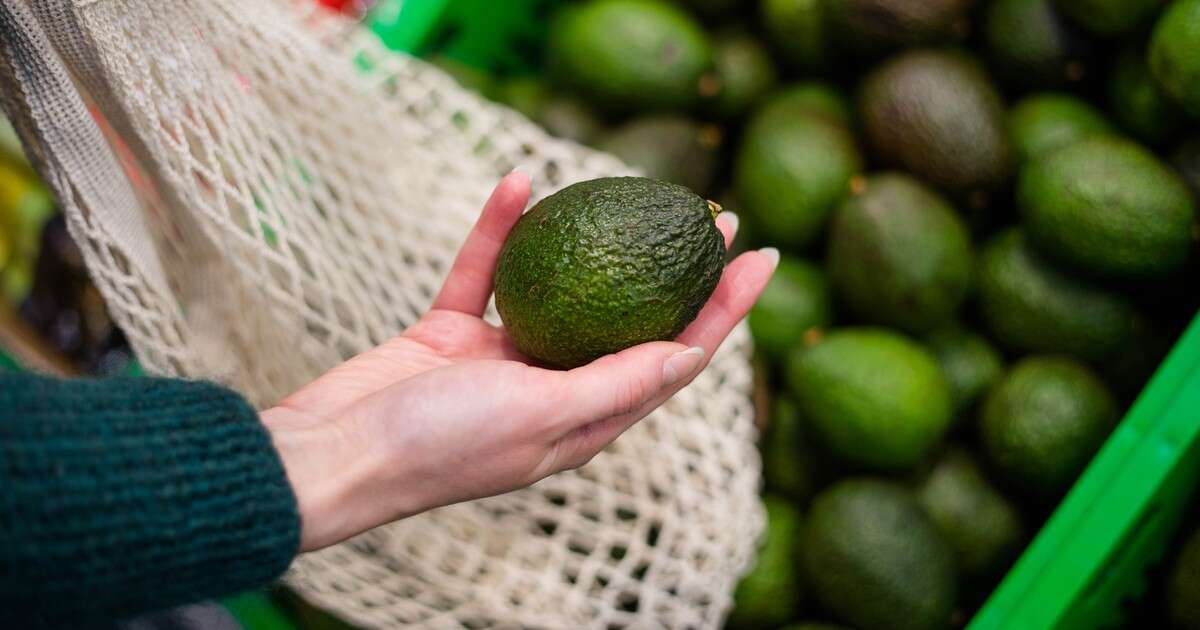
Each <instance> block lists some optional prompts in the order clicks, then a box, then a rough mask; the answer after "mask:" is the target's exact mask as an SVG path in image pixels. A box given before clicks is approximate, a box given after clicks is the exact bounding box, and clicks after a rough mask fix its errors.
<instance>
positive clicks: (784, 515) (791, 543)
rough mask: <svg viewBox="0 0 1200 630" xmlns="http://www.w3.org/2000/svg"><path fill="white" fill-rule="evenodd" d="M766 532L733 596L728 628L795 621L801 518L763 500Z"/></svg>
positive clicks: (777, 501) (776, 500) (781, 503)
mask: <svg viewBox="0 0 1200 630" xmlns="http://www.w3.org/2000/svg"><path fill="white" fill-rule="evenodd" d="M763 504H764V505H765V506H766V508H767V531H766V535H765V537H764V539H763V543H762V547H760V548H759V552H758V562H757V563H756V564H755V565H754V568H753V569H752V570H751V571H750V573H748V574H746V576H745V577H743V578H742V580H741V582H739V583H738V585H737V590H736V591H735V592H734V594H733V612H732V613H730V615H729V624H728V625H729V627H730V628H745V629H747V630H749V629H755V630H757V629H758V628H769V627H772V626H778V625H780V624H784V623H787V622H788V621H791V620H792V619H795V617H796V615H797V614H798V613H799V612H800V604H801V601H802V600H801V598H802V596H803V581H802V578H801V574H800V568H799V565H798V555H799V552H798V551H797V546H798V545H799V543H800V530H801V516H800V512H799V511H797V510H796V508H794V507H792V506H791V505H789V504H788V502H787V501H786V500H784V499H783V498H780V497H775V496H771V495H767V496H765V497H763Z"/></svg>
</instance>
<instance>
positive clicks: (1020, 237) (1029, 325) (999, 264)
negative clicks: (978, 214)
mask: <svg viewBox="0 0 1200 630" xmlns="http://www.w3.org/2000/svg"><path fill="white" fill-rule="evenodd" d="M977 277H978V297H979V310H980V314H981V316H982V319H983V322H984V324H985V325H986V327H987V329H988V331H989V332H990V333H991V335H992V338H993V339H995V340H996V341H998V342H999V343H1000V344H1001V345H1002V346H1004V347H1006V348H1008V349H1009V350H1012V351H1014V352H1055V353H1066V354H1071V355H1074V356H1077V357H1081V358H1083V359H1087V360H1096V361H1098V360H1101V359H1104V358H1105V357H1108V356H1110V355H1111V353H1112V352H1113V351H1115V350H1116V349H1117V348H1120V347H1121V345H1122V344H1123V343H1124V342H1125V339H1126V338H1127V337H1128V336H1129V334H1130V331H1131V330H1132V328H1133V321H1134V309H1133V305H1132V303H1130V302H1129V300H1127V299H1126V298H1125V297H1123V296H1121V295H1119V294H1117V293H1113V292H1111V291H1109V290H1107V289H1105V288H1102V287H1100V286H1097V285H1095V284H1092V283H1090V282H1088V281H1086V280H1083V279H1081V278H1078V277H1075V276H1073V275H1070V274H1068V273H1066V272H1064V271H1062V270H1060V269H1058V268H1057V267H1055V266H1054V265H1053V264H1051V263H1050V262H1049V261H1047V260H1046V259H1045V258H1044V257H1043V256H1041V255H1040V254H1038V253H1037V252H1036V251H1034V250H1033V248H1032V247H1030V246H1029V244H1028V242H1027V241H1026V238H1025V235H1024V234H1023V233H1022V232H1021V231H1019V230H1016V229H1013V230H1008V231H1005V232H1002V233H1000V234H999V235H997V236H996V237H994V238H993V239H992V240H991V241H990V242H989V243H988V244H986V245H985V246H984V248H983V251H982V253H981V254H980V257H979V271H978V274H977Z"/></svg>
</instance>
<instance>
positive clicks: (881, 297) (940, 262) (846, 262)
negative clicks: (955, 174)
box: [826, 173, 972, 332]
mask: <svg viewBox="0 0 1200 630" xmlns="http://www.w3.org/2000/svg"><path fill="white" fill-rule="evenodd" d="M828 247H829V256H828V260H827V263H826V267H827V268H828V269H829V278H830V282H831V283H832V285H833V289H834V292H835V293H836V294H837V296H838V298H839V299H840V300H841V303H843V304H845V305H846V307H847V308H848V309H849V310H850V311H851V312H852V313H853V314H854V315H856V316H857V317H858V318H859V319H862V320H864V321H869V322H873V323H878V324H885V325H888V326H894V327H897V328H900V329H903V330H906V331H909V332H924V331H927V330H930V329H932V328H934V327H936V326H939V325H941V324H944V323H946V322H947V321H949V320H950V319H951V318H953V317H954V315H955V313H956V312H957V311H958V307H959V306H960V305H961V304H962V303H963V300H965V299H966V297H967V291H968V289H969V288H970V285H971V273H972V255H971V237H970V235H969V234H968V233H967V226H966V224H965V223H963V221H962V219H961V218H959V216H958V215H957V214H956V213H955V212H954V208H952V207H951V206H950V204H949V203H947V202H946V201H945V200H944V199H942V197H941V196H940V195H938V194H937V193H935V192H934V191H932V190H930V189H928V188H926V187H925V186H924V185H923V184H921V183H920V182H918V181H917V180H915V179H913V178H912V177H909V176H908V175H904V174H902V173H881V174H877V175H872V176H870V177H868V178H867V179H866V183H865V184H864V185H863V186H862V187H861V188H860V189H857V190H855V192H854V194H852V195H851V196H849V197H847V198H846V200H845V201H843V202H842V204H841V205H840V206H838V208H837V209H836V210H835V211H834V213H833V218H832V220H831V222H830V230H829V245H828Z"/></svg>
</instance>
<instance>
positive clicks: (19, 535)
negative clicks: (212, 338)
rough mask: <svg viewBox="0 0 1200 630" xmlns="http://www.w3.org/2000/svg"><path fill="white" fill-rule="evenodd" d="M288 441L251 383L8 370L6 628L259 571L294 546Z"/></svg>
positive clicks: (3, 432)
mask: <svg viewBox="0 0 1200 630" xmlns="http://www.w3.org/2000/svg"><path fill="white" fill-rule="evenodd" d="M299 532H300V520H299V516H298V514H297V511H296V501H295V497H294V495H293V494H292V490H291V487H290V486H289V485H288V482H287V477H286V476H285V475H284V471H283V465H282V463H281V462H280V460H279V455H278V454H277V453H276V452H275V449H274V447H273V446H272V445H271V440H270V437H269V436H268V435H267V432H266V430H265V429H264V428H263V426H262V425H261V424H260V423H259V421H258V414H257V413H255V411H254V409H253V408H251V407H250V405H248V404H247V403H246V402H245V401H244V400H242V398H241V397H239V396H238V395H237V394H235V393H233V392H231V391H228V390H226V389H222V388H220V387H217V386H215V385H212V384H209V383H200V382H189V381H178V380H169V379H150V378H140V379H109V380H91V381H88V380H78V381H64V380H56V379H50V378H43V377H36V376H24V375H6V374H0V627H3V628H27V627H43V626H68V627H77V626H80V625H85V624H86V625H90V624H93V623H96V622H100V621H104V620H112V619H117V618H122V617H127V616H131V615H135V614H138V613H143V612H149V611H151V610H156V609H160V608H164V607H168V606H173V605H177V604H182V603H186V602H191V601H197V600H201V599H207V598H212V597H218V596H221V595H225V594H230V593H235V592H239V591H244V590H248V589H251V588H254V587H257V586H261V585H263V584H265V583H267V582H268V581H270V580H271V579H273V578H275V577H276V576H278V575H279V574H280V573H281V572H282V571H283V570H284V569H285V568H287V565H288V563H289V562H291V560H292V557H293V556H294V555H295V554H296V551H297V548H298V546H299Z"/></svg>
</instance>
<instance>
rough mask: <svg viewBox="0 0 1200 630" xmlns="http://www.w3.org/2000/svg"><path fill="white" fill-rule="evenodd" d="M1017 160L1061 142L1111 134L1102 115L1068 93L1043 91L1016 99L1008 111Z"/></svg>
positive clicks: (1055, 146)
mask: <svg viewBox="0 0 1200 630" xmlns="http://www.w3.org/2000/svg"><path fill="white" fill-rule="evenodd" d="M1008 129H1009V132H1010V133H1011V134H1012V142H1013V147H1014V148H1015V149H1016V151H1017V160H1018V162H1020V163H1021V164H1024V163H1026V162H1028V161H1030V160H1032V159H1034V158H1036V157H1038V156H1041V155H1044V154H1046V153H1048V152H1050V151H1052V150H1054V149H1057V148H1059V147H1061V146H1063V145H1066V144H1070V143H1072V142H1075V141H1076V140H1079V139H1081V138H1086V137H1088V136H1092V135H1096V134H1101V133H1110V132H1111V131H1112V126H1111V125H1109V124H1108V121H1107V120H1105V119H1104V114H1101V113H1100V111H1099V110H1097V109H1096V108H1095V107H1092V106H1091V104H1089V103H1087V102H1086V101H1082V100H1080V99H1078V98H1076V97H1074V96H1071V95H1069V94H1063V93H1061V92H1042V93H1038V94H1031V95H1029V96H1026V97H1025V98H1023V99H1021V100H1020V101H1017V103H1016V104H1015V105H1013V107H1012V109H1011V110H1009V112H1008Z"/></svg>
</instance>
